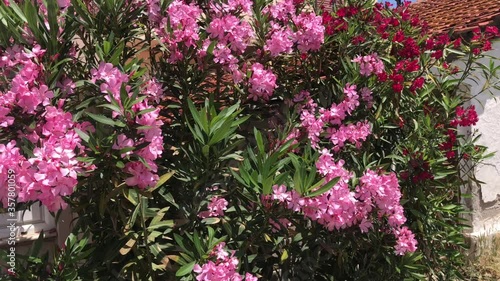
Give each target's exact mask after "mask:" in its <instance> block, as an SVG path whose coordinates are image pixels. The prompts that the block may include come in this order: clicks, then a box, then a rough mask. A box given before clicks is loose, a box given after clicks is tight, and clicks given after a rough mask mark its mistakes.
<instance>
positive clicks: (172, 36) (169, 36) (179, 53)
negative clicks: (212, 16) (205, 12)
mask: <svg viewBox="0 0 500 281" xmlns="http://www.w3.org/2000/svg"><path fill="white" fill-rule="evenodd" d="M159 2H160V1H158V0H150V1H149V3H148V4H149V5H148V13H149V15H150V16H151V18H150V21H152V23H153V24H154V25H155V26H156V28H155V32H156V33H157V35H158V36H159V37H160V38H161V39H162V41H163V43H165V44H166V45H167V46H168V48H169V51H170V57H169V61H170V62H171V63H176V62H177V61H179V60H181V59H183V58H184V55H183V50H184V49H183V48H191V47H196V43H197V41H198V40H199V38H200V37H199V29H200V26H199V24H198V20H199V18H200V16H201V14H202V11H201V9H200V8H199V7H198V6H197V5H195V4H193V3H191V4H189V5H188V4H185V3H184V2H183V1H181V0H174V1H173V2H172V3H170V5H169V6H168V8H167V16H165V17H162V16H161V15H160V4H159Z"/></svg>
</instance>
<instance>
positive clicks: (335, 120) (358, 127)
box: [299, 83, 372, 151]
mask: <svg viewBox="0 0 500 281" xmlns="http://www.w3.org/2000/svg"><path fill="white" fill-rule="evenodd" d="M344 94H345V98H344V100H343V101H342V102H341V103H339V104H338V105H337V104H335V103H334V104H332V105H331V107H330V108H329V109H326V108H319V109H318V110H317V107H318V106H317V104H316V103H314V102H313V101H312V100H311V99H310V98H309V97H308V96H309V93H307V94H306V96H307V98H306V104H305V106H302V107H300V108H299V109H300V110H301V113H300V120H301V125H302V127H304V128H305V129H306V130H307V133H308V137H309V140H310V141H311V145H312V146H313V147H314V148H318V143H319V141H320V136H322V134H323V133H324V132H325V129H324V127H325V126H327V125H328V126H330V127H328V128H327V129H326V137H327V138H328V139H329V140H330V142H331V143H332V144H333V145H334V147H333V149H334V151H339V150H340V149H342V148H343V147H344V145H345V143H346V142H347V141H349V142H352V143H354V144H355V146H356V147H357V148H359V147H360V146H361V144H362V141H365V140H366V138H367V137H368V136H369V135H370V134H371V128H370V124H369V123H368V121H364V122H357V123H356V124H348V125H344V124H343V123H342V122H343V121H344V119H345V118H346V117H347V116H349V115H351V114H352V112H353V111H354V110H355V109H356V108H357V107H358V106H359V104H360V103H359V94H358V92H357V91H356V85H351V84H349V83H348V84H346V86H345V88H344ZM362 100H363V101H365V102H366V103H367V107H371V105H372V97H371V91H370V90H369V89H368V88H363V89H362ZM316 111H318V113H319V116H318V117H316ZM334 126H338V127H337V128H335V127H334Z"/></svg>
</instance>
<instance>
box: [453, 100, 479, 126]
mask: <svg viewBox="0 0 500 281" xmlns="http://www.w3.org/2000/svg"><path fill="white" fill-rule="evenodd" d="M455 114H456V117H455V119H453V120H452V121H451V122H450V125H451V126H453V127H456V126H462V127H466V126H471V125H476V123H477V121H479V118H478V116H477V112H476V108H475V106H474V105H471V106H469V107H468V108H467V109H464V108H463V107H461V106H457V108H456V109H455Z"/></svg>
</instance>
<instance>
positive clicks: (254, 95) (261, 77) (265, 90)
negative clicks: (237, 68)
mask: <svg viewBox="0 0 500 281" xmlns="http://www.w3.org/2000/svg"><path fill="white" fill-rule="evenodd" d="M252 71H253V73H252V77H251V78H250V80H249V83H250V89H249V90H248V91H249V92H250V95H248V98H250V99H253V100H255V101H256V100H258V99H259V98H261V99H263V100H269V98H270V97H271V96H272V94H273V92H274V89H275V88H276V87H277V85H276V75H274V74H273V72H272V71H271V70H264V66H263V65H262V64H260V63H254V64H253V65H252Z"/></svg>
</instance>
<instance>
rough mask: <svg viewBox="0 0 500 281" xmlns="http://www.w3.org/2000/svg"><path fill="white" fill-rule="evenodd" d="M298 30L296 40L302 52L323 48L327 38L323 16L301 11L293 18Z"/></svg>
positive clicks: (295, 35)
mask: <svg viewBox="0 0 500 281" xmlns="http://www.w3.org/2000/svg"><path fill="white" fill-rule="evenodd" d="M293 22H294V23H295V25H296V26H297V28H298V30H297V32H295V34H294V41H295V42H297V44H298V46H297V48H298V49H299V50H300V51H301V52H302V53H307V52H308V51H317V50H319V49H320V48H321V44H323V42H324V40H325V34H324V33H325V27H324V26H323V24H322V22H323V19H322V17H321V16H316V15H315V14H314V13H301V14H300V15H298V16H297V17H295V18H294V19H293Z"/></svg>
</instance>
